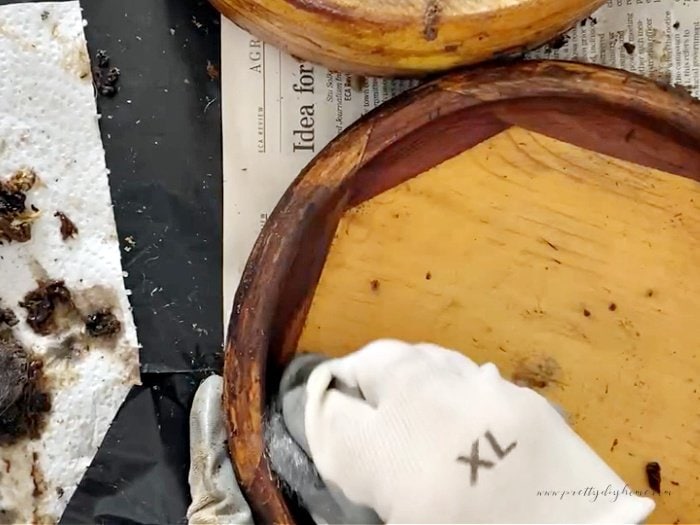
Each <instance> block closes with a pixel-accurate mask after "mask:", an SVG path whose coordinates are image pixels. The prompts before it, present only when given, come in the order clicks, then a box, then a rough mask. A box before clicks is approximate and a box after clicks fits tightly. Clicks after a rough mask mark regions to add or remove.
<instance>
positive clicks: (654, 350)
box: [300, 127, 700, 522]
mask: <svg viewBox="0 0 700 525" xmlns="http://www.w3.org/2000/svg"><path fill="white" fill-rule="evenodd" d="M397 217H398V218H397ZM679 219H680V220H679ZM698 246H700V184H699V183H698V182H696V181H693V180H689V179H687V178H684V177H680V176H676V175H671V174H668V173H664V172H662V171H658V170H654V169H650V168H645V167H642V166H639V165H636V164H633V163H630V162H625V161H620V160H617V159H614V158H612V157H608V156H606V155H602V154H599V153H595V152H592V151H590V150H586V149H583V148H579V147H576V146H572V145H570V144H566V143H564V142H561V141H558V140H555V139H551V138H548V137H545V136H543V135H540V134H538V133H534V132H530V131H527V130H524V129H521V128H517V127H515V128H511V129H509V130H507V131H504V132H502V133H500V134H498V135H497V136H495V137H493V138H492V139H489V140H487V141H485V142H483V143H481V144H480V145H478V146H476V147H474V148H472V149H470V150H468V151H465V152H464V153H462V154H460V155H458V156H456V157H454V158H452V159H450V160H447V161H445V162H443V163H442V164H440V165H439V166H437V167H435V168H433V169H431V170H428V171H427V172H425V173H424V174H422V175H419V176H418V177H416V178H414V179H411V180H410V181H408V182H405V183H403V184H401V185H399V186H397V187H395V188H393V189H391V190H389V191H387V192H385V193H382V194H380V195H378V196H376V197H374V198H373V199H371V200H370V201H368V202H365V203H364V204H363V205H362V207H361V208H357V209H351V210H349V211H348V212H347V213H346V214H345V216H344V217H343V218H342V220H341V221H340V224H339V226H338V229H337V232H336V236H335V238H334V240H333V244H332V246H331V250H330V252H329V255H328V258H327V261H326V264H325V267H324V269H323V273H322V276H321V280H320V283H319V285H318V288H317V289H316V292H315V295H314V299H313V303H312V307H311V310H310V312H309V316H308V321H307V323H306V326H305V329H304V332H303V334H302V337H301V340H300V347H303V348H305V349H308V350H310V351H323V352H325V353H331V354H332V355H338V356H339V355H343V354H345V353H347V352H350V351H353V350H355V349H357V348H359V347H360V346H362V345H364V344H365V343H367V342H369V341H371V340H373V339H376V338H381V337H396V338H400V339H405V340H408V341H416V342H417V341H430V342H435V343H438V344H441V345H444V346H447V347H450V348H455V349H458V350H460V351H462V352H463V353H465V354H466V355H468V356H469V357H471V358H472V359H475V360H476V361H478V362H487V361H492V362H495V363H496V364H497V365H498V366H499V368H500V369H501V371H502V373H503V375H504V376H505V377H508V378H510V379H513V380H515V381H516V382H519V383H524V384H526V385H528V386H531V387H534V388H536V389H539V390H540V391H541V392H542V393H543V394H544V395H546V396H547V397H549V398H550V399H552V400H553V401H554V402H556V403H557V404H559V405H561V406H563V407H564V409H565V410H566V411H567V412H568V413H569V414H570V416H571V420H572V423H573V425H574V428H575V429H576V430H577V432H579V433H580V434H581V435H582V436H583V438H584V439H585V440H586V441H587V442H588V443H589V444H591V446H593V448H594V449H595V450H596V452H598V453H599V454H600V455H601V456H602V457H603V458H604V459H605V460H606V461H608V462H609V463H610V465H611V466H612V467H613V468H614V469H615V470H616V471H617V472H618V473H619V474H620V475H621V476H622V477H623V479H624V480H625V481H626V482H627V483H629V485H630V487H632V488H633V489H635V490H641V491H643V490H646V489H648V485H647V479H646V473H645V465H646V463H647V462H649V461H651V460H652V459H653V460H657V461H659V463H661V464H663V465H664V471H665V472H668V473H669V476H672V477H673V478H674V479H677V480H678V481H679V483H680V484H681V485H682V486H683V487H684V490H677V489H676V490H673V489H674V487H667V488H668V489H669V491H668V492H670V494H661V495H660V496H659V497H658V498H657V510H656V512H655V513H654V515H653V516H652V522H672V521H673V520H675V519H676V518H677V516H678V515H680V516H688V517H689V518H691V517H692V518H695V519H697V518H700V509H698V508H697V504H696V502H697V501H700V483H698V481H697V480H696V479H695V476H696V472H697V471H698V469H700V459H699V458H700V449H699V448H698V440H697V439H695V436H697V433H698V432H699V431H700V412H698V406H700V384H699V383H700V380H698V378H699V377H700V330H695V329H692V328H691V327H693V326H694V325H695V324H696V323H697V319H699V318H700V273H699V272H698V271H697V268H698V267H700V248H698ZM426 268H430V270H431V274H432V275H434V276H436V277H434V278H432V279H430V280H427V279H426V271H425V269H426ZM376 275H381V276H382V280H383V281H386V282H390V283H391V286H387V287H383V288H382V293H376V292H375V291H373V290H372V289H371V288H370V287H368V286H366V284H365V285H362V284H363V283H367V282H369V281H371V280H372V279H373V278H374V276H376ZM437 276H439V278H438V277H437ZM650 291H651V293H650ZM613 442H614V443H616V445H615V446H614V447H611V443H613ZM618 443H619V444H618Z"/></svg>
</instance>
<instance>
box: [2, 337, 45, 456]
mask: <svg viewBox="0 0 700 525" xmlns="http://www.w3.org/2000/svg"><path fill="white" fill-rule="evenodd" d="M42 370H43V362H42V361H41V359H39V358H37V357H35V356H33V355H32V354H31V353H30V352H28V351H27V350H26V349H25V348H24V347H23V346H22V345H21V344H20V343H19V342H18V341H17V340H16V339H15V337H14V335H13V334H12V332H11V331H10V330H9V329H0V446H3V445H11V444H13V443H15V442H17V441H18V440H19V439H22V438H30V439H36V438H38V437H39V434H40V431H41V428H42V426H43V424H44V420H45V415H46V414H47V413H48V412H49V410H50V409H51V398H50V396H49V393H48V391H47V390H46V384H45V380H44V375H43V371H42Z"/></svg>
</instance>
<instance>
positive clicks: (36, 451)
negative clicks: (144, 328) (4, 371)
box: [0, 1, 139, 523]
mask: <svg viewBox="0 0 700 525" xmlns="http://www.w3.org/2000/svg"><path fill="white" fill-rule="evenodd" d="M20 168H29V169H32V170H34V171H35V172H36V175H37V177H38V179H39V182H38V184H37V185H36V186H35V188H34V189H32V190H31V191H29V192H28V199H27V204H28V205H29V204H31V205H34V206H36V207H37V208H38V209H39V210H40V212H41V216H40V217H39V219H38V220H37V221H36V222H35V224H34V226H33V231H32V240H30V241H29V242H27V243H14V242H13V243H7V242H5V243H3V244H2V245H0V302H1V303H2V306H4V307H8V306H9V307H12V309H13V310H14V312H15V314H17V316H18V317H19V320H20V323H19V324H18V325H17V326H15V327H14V328H13V330H14V334H15V336H16V338H17V339H18V340H19V341H20V342H21V343H22V344H23V345H24V347H25V348H27V349H30V350H31V351H33V352H34V353H35V354H36V355H39V356H43V357H44V358H45V363H44V373H45V376H46V378H47V381H48V386H49V389H50V392H51V397H52V409H51V412H50V413H49V415H48V422H47V424H46V426H45V428H44V429H43V431H42V433H41V436H40V438H39V439H37V440H34V441H28V440H21V441H19V442H18V443H15V444H13V445H9V446H7V445H6V446H0V522H2V523H6V522H13V523H45V522H49V523H50V522H55V521H57V520H58V518H59V517H60V515H61V513H62V512H63V510H64V508H65V506H66V505H67V503H68V500H69V499H70V497H71V495H72V493H73V491H74V490H75V488H76V486H77V484H78V482H79V481H80V479H81V477H82V475H83V473H84V472H85V470H86V469H87V467H88V465H89V464H90V462H91V460H92V458H93V456H94V455H95V453H96V451H97V449H98V447H99V445H100V443H101V442H102V439H103V437H104V435H105V433H106V431H107V429H108V427H109V424H110V423H111V421H112V419H113V418H114V416H115V415H116V412H117V410H118V409H119V407H120V405H121V403H122V401H123V399H124V398H125V396H126V394H127V392H128V391H129V389H130V387H131V385H134V384H137V383H138V382H139V367H138V365H139V363H138V342H137V337H136V329H135V327H134V322H133V318H132V315H131V310H130V306H129V302H128V298H127V292H126V289H125V287H124V283H123V279H122V268H121V260H120V253H119V242H118V238H117V231H116V226H115V222H114V215H113V211H112V203H111V198H110V192H109V181H108V177H107V175H108V171H107V168H106V166H105V159H104V150H103V147H102V142H101V139H100V133H99V128H98V116H97V113H96V106H95V94H94V89H93V86H92V75H91V66H90V60H89V56H88V52H87V46H86V42H85V36H84V34H83V20H82V15H81V10H80V5H79V3H78V2H77V1H71V2H50V3H49V2H47V3H29V4H14V5H8V6H2V7H0V179H2V180H5V178H6V177H8V176H10V175H11V174H12V173H13V172H15V171H16V170H17V169H20ZM56 211H61V212H63V213H65V214H66V215H67V216H68V217H69V218H70V219H71V220H72V221H73V222H74V223H75V224H76V226H77V227H78V229H79V233H78V235H77V236H76V237H75V238H73V239H68V240H67V241H64V240H63V239H62V237H61V234H60V223H59V219H58V218H56V217H54V213H55V212H56ZM42 278H50V279H61V280H64V281H65V283H66V286H67V287H68V288H69V289H70V290H71V292H73V294H74V296H75V298H76V304H77V305H78V307H80V303H81V302H82V303H83V304H85V305H88V304H91V305H95V306H98V305H99V306H109V307H111V308H112V311H113V313H114V314H116V316H117V317H118V318H119V320H120V321H121V323H122V331H121V333H120V334H119V336H118V339H116V340H115V341H112V342H107V341H102V340H94V341H92V342H91V344H90V348H89V349H88V350H86V351H84V352H80V353H79V354H76V355H72V356H70V357H69V358H65V357H64V358H61V357H56V356H53V355H52V354H51V352H52V349H55V347H56V346H57V344H59V343H60V337H55V336H40V335H37V334H35V333H34V332H33V331H32V330H31V329H30V328H29V326H28V325H27V324H26V322H25V314H26V312H25V311H24V310H23V309H21V308H19V307H18V303H19V301H21V300H22V299H23V298H24V296H25V294H26V293H27V292H29V291H30V290H32V289H34V288H36V285H37V279H42ZM64 336H65V334H64ZM64 336H61V337H64Z"/></svg>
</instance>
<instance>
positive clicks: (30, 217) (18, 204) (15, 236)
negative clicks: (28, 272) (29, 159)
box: [0, 168, 39, 242]
mask: <svg viewBox="0 0 700 525" xmlns="http://www.w3.org/2000/svg"><path fill="white" fill-rule="evenodd" d="M35 183H36V174H35V173H34V171H32V170H30V169H26V168H23V169H19V170H17V171H16V172H15V173H14V174H13V175H12V176H11V177H10V178H9V179H7V180H0V242H2V241H8V242H12V241H16V242H27V241H28V240H29V239H31V238H32V223H33V222H34V220H35V219H36V218H37V217H38V216H39V213H38V212H39V210H37V209H36V208H35V207H33V206H28V205H27V192H28V191H29V190H31V189H32V188H33V187H34V184H35Z"/></svg>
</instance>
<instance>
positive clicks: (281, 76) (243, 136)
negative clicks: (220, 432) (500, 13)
mask: <svg viewBox="0 0 700 525" xmlns="http://www.w3.org/2000/svg"><path fill="white" fill-rule="evenodd" d="M529 56H530V57H533V58H551V59H563V60H578V61H584V62H593V63H598V64H603V65H607V66H612V67H617V68H622V69H627V70H629V71H632V72H635V73H639V74H642V75H646V76H650V77H653V78H655V79H657V80H663V81H667V82H671V83H674V84H676V85H681V86H684V87H686V88H687V89H688V90H690V91H691V92H692V93H693V94H694V95H695V96H700V0H608V3H607V5H606V6H603V7H602V8H600V9H599V10H598V11H597V12H596V13H594V14H593V15H592V16H590V17H588V18H586V19H585V20H583V21H581V22H580V23H579V24H577V25H576V27H574V28H573V29H572V30H571V31H570V32H569V33H567V34H566V35H564V36H563V37H561V38H559V39H557V40H555V41H553V42H551V43H550V44H549V45H546V46H544V47H542V48H540V49H538V50H536V51H535V52H533V53H531V54H530V55H529ZM221 69H222V82H223V101H222V107H223V116H222V118H223V133H224V145H225V146H224V315H225V318H226V319H228V316H229V314H230V309H231V305H232V302H233V294H234V293H235V290H236V288H237V286H238V282H239V280H240V277H241V274H242V271H243V268H244V267H245V263H246V260H247V258H248V255H249V253H250V251H251V249H252V246H253V244H254V242H255V239H256V238H257V236H258V234H259V232H260V229H261V228H262V226H263V225H264V224H265V221H266V220H267V217H268V214H269V213H270V212H271V211H272V209H273V208H274V206H275V204H276V203H277V201H278V200H279V199H280V197H281V196H282V194H283V193H284V191H285V190H286V188H287V187H288V186H289V184H290V183H291V182H292V180H293V179H294V178H295V177H296V176H297V174H298V173H299V172H300V171H301V169H302V168H303V167H304V166H305V165H306V164H308V163H309V162H310V161H311V160H312V159H313V157H314V156H315V155H316V154H317V153H318V152H319V151H321V149H322V148H323V147H324V146H325V145H326V144H327V143H328V142H329V141H330V140H332V139H333V138H334V137H335V136H336V135H337V134H338V133H340V132H341V131H342V130H343V129H344V128H346V127H347V126H348V125H349V124H351V123H353V122H354V121H355V120H357V119H358V118H359V117H361V116H362V115H363V114H365V113H367V112H368V111H370V110H371V109H373V108H374V107H376V106H377V105H379V104H381V103H382V102H384V101H386V100H388V99H390V98H392V97H394V96H396V95H397V94H399V93H400V92H402V91H404V90H406V89H408V88H409V87H411V86H412V85H414V84H415V82H411V81H407V80H393V79H375V78H364V77H352V76H348V75H344V74H340V73H332V72H329V71H328V70H327V69H325V68H323V67H321V66H318V65H316V64H311V63H308V62H300V61H298V60H297V59H295V58H292V57H291V56H289V55H287V54H285V53H283V52H281V51H279V50H278V49H276V48H274V47H273V46H271V45H268V44H266V43H264V42H262V41H260V40H258V39H256V38H254V37H253V36H251V35H249V34H248V33H246V32H245V31H243V30H242V29H240V28H238V27H237V26H235V25H234V24H233V23H231V22H230V21H228V20H226V19H224V20H223V21H222V67H221Z"/></svg>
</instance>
